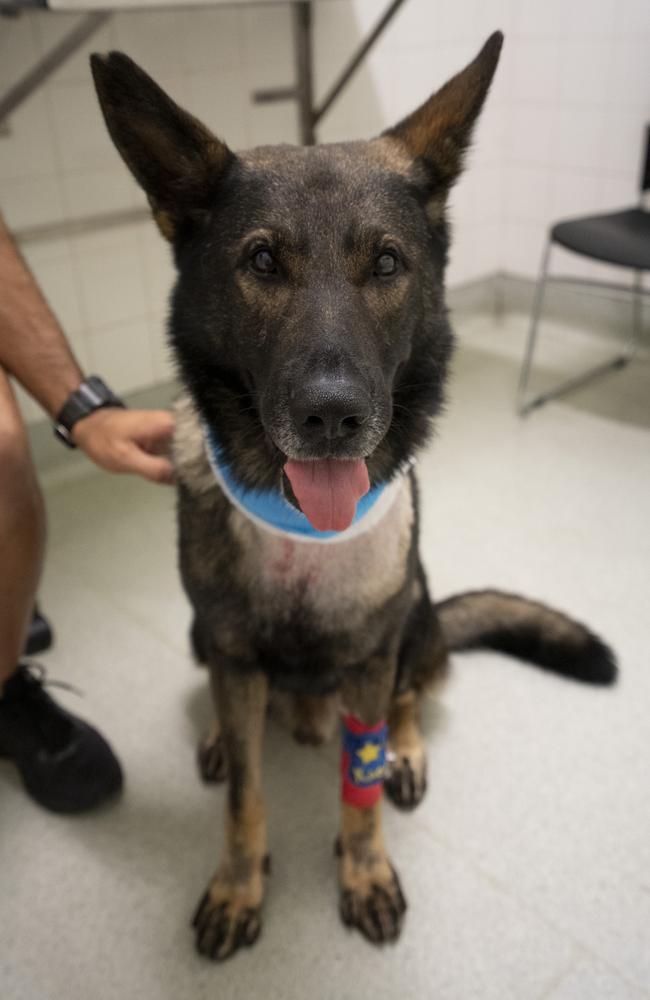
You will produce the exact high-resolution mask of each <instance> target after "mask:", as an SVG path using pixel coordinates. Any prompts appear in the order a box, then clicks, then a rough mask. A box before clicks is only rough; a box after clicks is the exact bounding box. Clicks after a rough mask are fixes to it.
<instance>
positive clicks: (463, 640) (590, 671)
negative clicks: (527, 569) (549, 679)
mask: <svg viewBox="0 0 650 1000" xmlns="http://www.w3.org/2000/svg"><path fill="white" fill-rule="evenodd" d="M436 611H437V613H438V616H439V619H440V624H441V627H442V631H443V634H444V637H445V640H446V642H447V645H448V647H449V649H451V650H462V649H478V648H483V649H494V650H497V651H498V652H501V653H508V654H509V655H510V656H516V657H518V658H519V659H521V660H527V661H529V662H530V663H535V664H536V665H537V666H538V667H542V668H543V669H544V670H551V671H553V672H554V673H557V674H563V675H564V676H565V677H572V678H574V679H575V680H579V681H584V682H585V683H587V684H603V685H604V684H613V683H614V682H615V680H616V675H617V667H616V659H615V657H614V654H613V652H612V651H611V649H610V648H609V647H608V646H607V645H606V644H605V643H604V642H602V640H601V639H599V638H598V636H597V635H594V633H593V632H591V631H590V630H589V629H588V628H586V627H585V626H584V625H581V624H580V623H579V622H576V621H573V619H571V618H568V617H567V615H564V614H562V612H560V611H555V610H554V609H553V608H549V607H547V606H546V605H544V604H539V603H538V602H537V601H529V600H527V599H526V598H525V597H519V596H517V595H516V594H505V593H501V592H500V591H498V590H482V591H474V592H468V593H466V594H457V595H456V596H454V597H449V598H447V600H445V601H441V602H440V603H439V604H436Z"/></svg>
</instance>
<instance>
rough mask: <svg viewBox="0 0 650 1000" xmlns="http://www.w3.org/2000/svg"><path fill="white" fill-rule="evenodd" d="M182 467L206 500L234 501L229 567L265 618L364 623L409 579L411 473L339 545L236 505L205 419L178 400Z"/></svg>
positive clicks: (324, 625)
mask: <svg viewBox="0 0 650 1000" xmlns="http://www.w3.org/2000/svg"><path fill="white" fill-rule="evenodd" d="M174 451H175V464H176V469H177V474H178V477H179V479H180V480H181V482H182V483H183V484H184V485H185V486H186V487H188V489H189V490H190V491H191V492H192V493H193V494H194V495H195V496H197V497H203V498H204V501H207V500H208V499H209V498H214V500H215V503H216V504H217V505H218V506H219V507H221V506H222V504H226V505H227V506H228V511H227V515H226V519H225V522H226V524H227V530H228V534H229V535H230V537H231V540H232V542H233V553H236V557H235V558H234V560H233V561H232V562H231V564H230V565H229V567H228V570H229V572H230V573H231V574H232V576H233V578H234V580H236V582H237V583H238V584H239V586H240V587H241V588H242V589H243V590H245V591H246V592H247V594H248V595H249V596H250V598H251V601H252V603H253V604H254V606H255V607H256V609H257V611H256V615H258V616H259V617H260V618H262V619H267V620H272V621H280V620H282V619H289V618H291V617H292V616H293V615H295V613H296V612H297V611H305V612H307V613H308V614H309V616H310V618H312V619H313V620H314V623H317V624H318V628H319V630H322V631H323V632H325V633H327V632H329V631H340V629H341V626H342V624H343V623H344V627H345V630H346V631H347V630H348V629H349V630H354V629H357V628H359V627H360V626H361V625H362V624H363V622H364V621H365V620H366V619H367V617H368V615H370V614H372V613H373V612H375V611H376V610H377V609H379V608H381V607H382V606H383V605H384V604H385V603H386V601H388V600H389V599H390V598H391V597H392V596H393V595H394V594H395V593H396V592H397V591H398V590H399V589H400V588H401V587H402V586H403V585H404V583H405V580H406V575H407V571H408V556H409V551H410V547H411V539H412V532H413V521H414V507H413V496H412V486H411V481H410V478H409V477H408V476H403V477H402V479H401V481H400V483H399V484H398V485H397V486H395V487H393V489H394V496H393V497H392V499H391V502H390V505H389V506H388V507H387V509H386V510H385V512H384V513H383V515H382V516H381V518H379V519H378V520H377V521H376V523H375V524H373V525H372V527H370V528H369V529H368V530H367V531H365V532H363V533H361V534H358V535H354V536H353V537H352V538H350V539H349V540H347V541H337V542H334V543H331V544H320V543H318V542H311V543H309V542H304V541H296V540H293V539H292V538H291V537H289V536H286V537H285V536H280V535H276V534H274V533H272V532H269V531H266V530H264V529H263V528H260V527H258V526H257V525H256V524H254V523H253V522H252V521H251V520H250V519H249V518H248V517H247V516H246V515H245V514H243V513H242V512H241V511H239V510H238V509H237V508H236V507H234V506H232V505H231V504H230V502H229V501H228V500H227V499H226V498H225V496H224V495H223V494H222V492H221V490H220V488H219V487H218V485H217V483H216V481H215V478H214V474H213V473H212V470H211V469H210V466H209V463H208V461H207V458H206V455H205V451H204V446H203V437H202V434H201V429H200V425H199V422H198V419H197V416H196V414H195V412H194V410H193V407H192V405H191V403H190V402H189V401H188V400H186V399H185V400H182V401H181V402H180V403H179V404H178V405H177V432H176V439H175V448H174Z"/></svg>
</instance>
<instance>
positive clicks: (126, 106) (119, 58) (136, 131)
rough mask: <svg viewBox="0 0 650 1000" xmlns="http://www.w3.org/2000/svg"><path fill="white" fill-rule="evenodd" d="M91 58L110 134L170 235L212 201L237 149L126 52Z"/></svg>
mask: <svg viewBox="0 0 650 1000" xmlns="http://www.w3.org/2000/svg"><path fill="white" fill-rule="evenodd" d="M90 64H91V68H92V72H93V78H94V81H95V87H96V89H97V96H98V97H99V103H100V105H101V108H102V111H103V113H104V118H105V120H106V125H107V126H108V131H109V132H110V134H111V138H112V140H113V142H114V143H115V145H116V146H117V148H118V150H119V152H120V153H121V155H122V158H123V160H124V162H125V163H126V165H127V167H129V169H130V170H131V173H132V174H133V176H134V177H135V179H136V180H137V181H138V183H139V184H140V185H141V187H143V188H144V190H145V191H146V193H147V196H148V198H149V202H150V204H151V208H152V211H153V214H154V218H155V219H156V222H157V223H158V227H159V229H160V230H161V232H162V234H163V236H166V237H167V239H172V238H173V237H174V235H175V232H176V231H177V229H178V227H179V226H180V225H182V224H183V222H185V221H186V220H188V219H191V218H192V217H193V216H194V217H195V216H196V215H197V214H199V213H201V212H202V211H204V210H205V209H206V208H208V207H209V205H210V203H211V201H212V200H213V199H214V196H215V192H216V189H217V186H218V185H219V183H220V182H221V180H222V178H223V175H224V174H225V172H226V170H227V169H228V167H229V166H230V165H231V163H233V162H234V160H235V155H234V153H232V152H231V151H230V150H229V149H228V147H227V146H226V144H225V143H224V142H222V141H221V140H220V139H218V138H217V137H216V136H215V135H213V134H212V132H210V130H209V129H208V128H206V126H205V125H203V124H202V123H201V122H200V121H199V120H198V119H197V118H195V117H194V116H193V115H190V114H189V113H188V112H187V111H184V110H183V109H182V108H180V107H179V106H178V105H177V104H176V103H175V102H174V101H172V99H171V97H168V96H167V94H166V93H165V92H164V90H162V89H161V88H160V87H159V86H158V84H157V83H155V82H154V80H152V79H151V77H150V76H148V75H147V73H145V72H144V70H142V69H140V67H139V66H137V65H136V64H135V63H134V62H133V60H132V59H129V57H128V56H125V55H124V54H123V53H122V52H109V54H108V55H106V56H100V55H97V54H94V55H92V56H91V57H90Z"/></svg>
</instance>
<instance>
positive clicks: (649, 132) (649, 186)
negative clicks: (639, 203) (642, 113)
mask: <svg viewBox="0 0 650 1000" xmlns="http://www.w3.org/2000/svg"><path fill="white" fill-rule="evenodd" d="M640 187H641V194H642V195H643V194H644V193H645V192H646V191H650V124H648V125H646V127H645V156H644V158H643V163H642V165H641V184H640Z"/></svg>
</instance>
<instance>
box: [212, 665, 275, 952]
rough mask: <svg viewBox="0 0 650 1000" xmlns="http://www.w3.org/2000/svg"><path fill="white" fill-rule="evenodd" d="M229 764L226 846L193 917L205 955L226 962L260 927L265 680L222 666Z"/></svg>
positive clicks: (264, 869)
mask: <svg viewBox="0 0 650 1000" xmlns="http://www.w3.org/2000/svg"><path fill="white" fill-rule="evenodd" d="M214 679H215V686H216V688H217V690H218V695H219V721H220V725H221V735H222V739H223V745H224V749H225V754H226V760H227V765H228V801H227V810H226V845H225V852H224V856H223V859H222V862H221V864H220V866H219V868H218V869H217V872H216V874H215V875H214V877H213V879H212V881H211V883H210V885H209V887H208V890H207V892H206V893H205V895H204V896H203V899H202V900H201V902H200V903H199V906H198V909H197V911H196V914H195V916H194V927H195V929H196V944H197V948H198V950H199V951H200V952H201V954H203V955H207V956H208V957H209V958H212V959H215V960H221V959H224V958H228V956H229V955H232V953H233V952H234V951H236V950H237V948H240V947H241V946H242V945H250V944H253V942H254V941H255V940H256V939H257V936H258V934H259V932H260V929H261V914H260V910H261V906H262V899H263V896H264V877H265V875H266V874H267V873H268V864H269V863H268V856H267V853H266V850H267V849H266V812H265V809H264V802H263V800H262V788H261V756H262V737H263V732H264V719H265V714H266V703H267V681H266V677H265V676H264V675H263V674H262V673H260V672H257V671H256V672H252V671H250V669H242V668H240V669H239V670H238V669H237V665H236V664H231V663H228V664H224V665H220V666H219V668H218V669H217V670H216V671H215V675H214Z"/></svg>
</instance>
